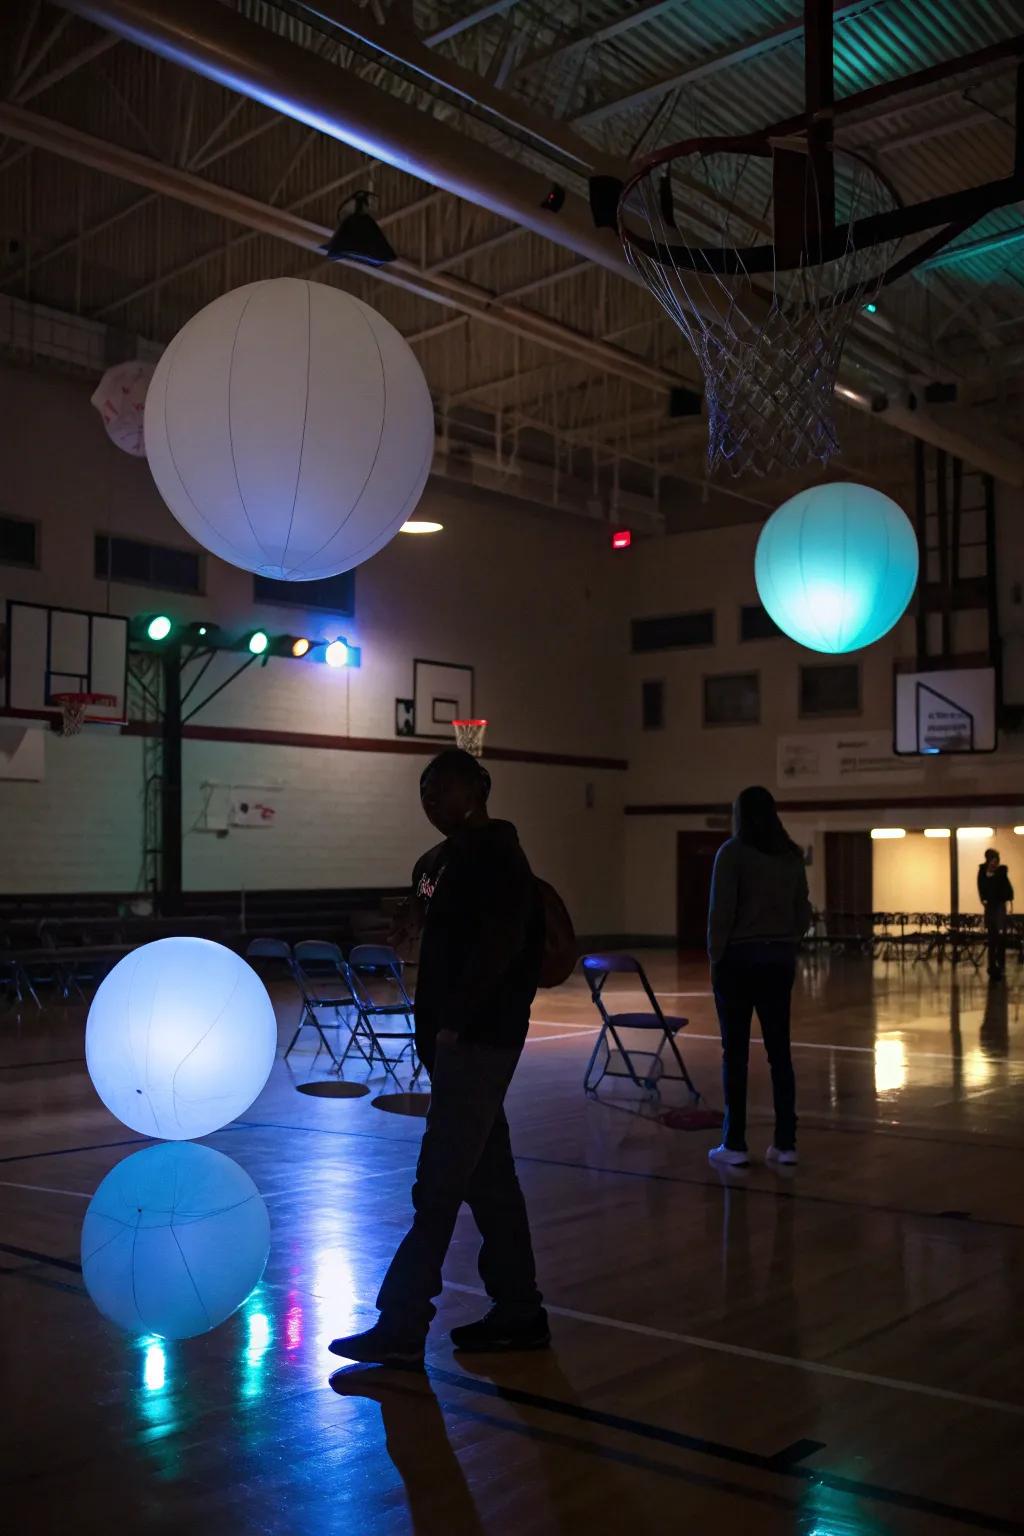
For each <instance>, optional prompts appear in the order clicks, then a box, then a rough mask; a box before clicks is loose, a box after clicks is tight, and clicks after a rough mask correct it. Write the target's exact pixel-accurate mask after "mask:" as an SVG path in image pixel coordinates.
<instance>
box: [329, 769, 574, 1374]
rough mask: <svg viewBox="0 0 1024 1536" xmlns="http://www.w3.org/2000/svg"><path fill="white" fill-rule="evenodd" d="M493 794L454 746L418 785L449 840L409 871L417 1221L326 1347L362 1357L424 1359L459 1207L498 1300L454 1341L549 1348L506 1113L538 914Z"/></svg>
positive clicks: (486, 778)
mask: <svg viewBox="0 0 1024 1536" xmlns="http://www.w3.org/2000/svg"><path fill="white" fill-rule="evenodd" d="M490 788H491V777H490V774H489V773H488V772H487V769H486V768H485V767H484V766H483V764H482V763H480V762H478V761H477V760H476V758H474V757H471V756H470V755H469V753H468V752H461V751H459V750H458V749H457V748H455V747H452V748H449V749H448V750H447V751H445V752H442V753H441V754H440V755H439V756H438V757H436V758H434V760H433V762H432V763H430V764H429V765H428V766H427V768H426V769H425V770H424V773H423V776H422V778H421V780H420V799H421V802H422V805H423V810H424V812H425V814H426V816H427V819H428V820H429V821H430V822H431V823H432V824H433V825H434V826H435V827H436V828H437V830H438V831H439V832H441V833H442V834H443V836H444V842H443V843H439V844H438V846H437V847H436V848H432V849H431V850H430V852H429V853H426V854H424V855H423V857H422V858H421V859H420V861H419V863H418V864H417V865H416V868H415V870H414V871H413V898H412V906H413V916H414V921H415V926H418V927H421V928H422V935H423V943H422V947H421V950H420V964H419V979H418V981H417V985H416V1002H415V1007H416V1046H417V1049H418V1051H419V1053H420V1058H421V1059H422V1061H423V1062H424V1064H425V1066H426V1067H427V1070H428V1071H429V1073H430V1077H431V1098H430V1110H429V1113H428V1115H427V1126H426V1130H425V1131H424V1133H423V1143H422V1146H421V1148H420V1156H419V1162H418V1163H417V1165H416V1181H415V1183H414V1184H413V1190H412V1203H413V1210H414V1213H415V1214H414V1217H413V1223H412V1226H411V1227H410V1229H409V1231H408V1232H407V1233H406V1235H405V1237H404V1238H403V1239H402V1242H401V1243H400V1244H399V1247H398V1251H397V1253H396V1254H395V1256H394V1258H393V1259H392V1261H391V1264H390V1266H389V1268H388V1272H387V1274H386V1275H385V1276H384V1280H383V1283H382V1285H381V1288H380V1294H379V1295H378V1297H377V1306H378V1308H379V1309H380V1319H379V1321H378V1322H377V1323H376V1324H375V1325H374V1327H372V1328H370V1329H369V1330H368V1331H367V1332H365V1333H359V1334H353V1335H351V1336H350V1337H348V1338H343V1339H335V1340H334V1342H333V1343H332V1344H331V1345H330V1346H329V1347H330V1349H331V1350H332V1351H333V1353H334V1354H336V1355H343V1356H344V1357H345V1358H347V1359H349V1360H359V1361H361V1362H363V1363H364V1364H379V1365H406V1366H417V1365H418V1366H422V1364H423V1347H424V1343H425V1340H426V1336H427V1329H428V1328H429V1326H430V1321H431V1319H432V1318H433V1316H434V1310H435V1309H434V1297H436V1296H437V1295H438V1294H439V1293H440V1290H441V1266H442V1264H443V1262H444V1256H445V1254H446V1253H447V1251H448V1245H449V1243H450V1242H451V1240H452V1233H453V1232H454V1230H455V1220H456V1217H457V1216H458V1214H459V1207H460V1206H461V1204H462V1202H463V1201H465V1202H466V1203H467V1204H468V1206H469V1208H470V1210H471V1211H472V1213H473V1218H474V1220H475V1221H476V1224H477V1226H478V1228H479V1229H480V1236H481V1238H482V1240H483V1242H482V1246H481V1249H480V1277H481V1279H482V1280H483V1282H484V1285H485V1287H486V1289H487V1294H488V1296H489V1297H490V1299H491V1301H492V1303H493V1305H492V1307H491V1310H490V1312H489V1313H488V1314H487V1316H486V1317H484V1318H481V1319H480V1321H479V1322H476V1323H468V1324H466V1325H465V1326H463V1327H460V1328H453V1329H452V1342H453V1343H454V1345H455V1347H456V1348H457V1349H466V1350H476V1351H496V1350H510V1349H543V1348H544V1347H546V1346H547V1344H548V1343H549V1342H550V1334H549V1332H548V1318H547V1313H546V1312H545V1310H544V1307H543V1304H542V1302H541V1294H540V1291H539V1290H538V1289H537V1276H536V1269H535V1266H534V1258H533V1248H532V1245H531V1242H530V1225H529V1222H528V1220H527V1215H526V1202H525V1201H524V1199H523V1192H522V1190H521V1189H520V1187H519V1180H518V1178H517V1177H516V1169H515V1163H514V1162H513V1160H512V1147H511V1143H510V1141H509V1130H508V1121H507V1120H506V1119H505V1111H504V1108H503V1104H504V1100H505V1094H506V1092H507V1090H508V1086H509V1084H510V1082H511V1081H512V1074H513V1073H514V1071H515V1069H516V1065H517V1063H518V1061H519V1057H520V1054H521V1052H522V1049H523V1044H524V1042H525V1040H526V1032H527V1029H528V1028H529V1024H530V1006H531V1004H532V1002H533V998H534V994H535V992H536V990H537V983H538V979H539V977H540V971H541V959H542V954H543V949H544V931H545V930H544V912H543V907H542V905H541V897H540V893H539V891H538V887H537V882H536V880H535V879H534V876H533V872H532V871H531V869H530V866H529V864H528V862H527V859H526V855H525V854H524V853H523V850H522V848H521V847H520V846H519V839H518V837H517V836H516V829H515V827H513V826H512V824H511V823H510V822H507V821H491V819H490V818H489V816H488V814H487V796H488V794H489V793H490Z"/></svg>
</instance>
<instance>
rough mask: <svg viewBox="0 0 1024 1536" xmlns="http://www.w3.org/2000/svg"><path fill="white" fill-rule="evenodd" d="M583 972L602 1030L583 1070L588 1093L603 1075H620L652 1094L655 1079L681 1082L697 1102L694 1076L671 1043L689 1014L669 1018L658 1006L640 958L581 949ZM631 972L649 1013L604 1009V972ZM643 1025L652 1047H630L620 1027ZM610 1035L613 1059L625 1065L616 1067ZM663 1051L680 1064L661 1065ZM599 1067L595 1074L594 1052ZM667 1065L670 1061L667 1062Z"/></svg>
mask: <svg viewBox="0 0 1024 1536" xmlns="http://www.w3.org/2000/svg"><path fill="white" fill-rule="evenodd" d="M582 964H583V974H584V976H585V977H586V978H587V985H588V986H589V988H590V995H591V997H592V998H593V1000H594V1006H595V1008H596V1009H597V1011H598V1013H599V1014H600V1015H601V1032H600V1034H599V1035H598V1037H597V1044H596V1045H595V1046H594V1049H593V1052H592V1054H591V1057H590V1060H589V1062H588V1063H587V1070H586V1072H585V1073H584V1074H583V1087H584V1091H585V1092H587V1093H591V1094H593V1093H596V1092H597V1089H598V1086H599V1084H600V1083H601V1082H602V1081H603V1080H604V1078H606V1077H625V1078H628V1079H629V1080H630V1081H631V1082H632V1083H633V1085H634V1086H635V1087H636V1088H638V1089H639V1090H640V1092H641V1093H645V1094H647V1095H649V1096H650V1097H652V1098H657V1097H658V1093H659V1084H660V1083H661V1082H662V1081H666V1082H682V1083H685V1084H686V1086H687V1088H688V1089H689V1091H690V1093H691V1095H692V1097H693V1101H694V1103H695V1104H697V1103H699V1102H700V1097H701V1095H700V1093H699V1092H698V1090H697V1089H696V1088H695V1087H694V1085H693V1080H692V1078H691V1077H690V1074H689V1072H687V1070H686V1065H685V1063H684V1061H683V1058H682V1056H681V1055H680V1054H679V1047H678V1046H677V1044H676V1035H677V1034H678V1032H679V1030H681V1029H685V1028H686V1026H687V1024H689V1022H690V1021H689V1019H682V1018H673V1017H671V1016H669V1015H668V1014H666V1013H664V1012H663V1011H662V1008H661V1005H660V1003H659V1002H658V999H657V998H656V997H655V995H654V992H653V991H652V989H651V984H650V982H649V981H648V980H647V977H646V975H645V973H644V968H643V966H642V965H641V964H640V962H639V960H636V959H634V958H633V956H632V955H584V956H583V961H582ZM622 975H628V976H635V977H636V979H637V981H638V983H639V985H640V986H641V987H642V988H643V990H644V992H645V993H646V995H647V1000H648V1002H649V1003H650V1005H651V1007H650V1012H648V1013H609V1011H608V1008H607V1005H606V999H605V992H604V989H605V985H606V983H607V981H608V978H609V976H622ZM623 1030H626V1031H642V1032H643V1033H644V1034H646V1035H649V1036H651V1035H653V1036H654V1037H656V1044H655V1039H652V1040H651V1044H652V1045H655V1049H653V1050H648V1049H646V1048H645V1049H639V1048H632V1047H629V1048H627V1046H626V1045H625V1044H624V1042H623V1040H622V1031H623ZM609 1038H610V1039H611V1041H612V1042H613V1045H614V1051H615V1052H617V1054H618V1059H619V1061H620V1062H621V1063H622V1066H624V1067H625V1071H622V1070H620V1068H619V1066H618V1064H617V1063H616V1061H615V1059H614V1055H613V1046H612V1045H609V1043H608V1042H609ZM666 1051H667V1052H668V1053H669V1055H670V1056H671V1058H672V1060H674V1062H675V1064H676V1066H677V1067H678V1068H679V1071H678V1072H672V1071H668V1072H666V1071H665V1053H666ZM602 1052H603V1059H602V1061H601V1070H600V1072H599V1073H598V1074H597V1075H596V1077H595V1076H594V1068H595V1067H596V1065H597V1063H598V1058H599V1057H601V1056H602ZM634 1058H639V1059H640V1061H641V1062H646V1066H643V1065H638V1063H637V1062H635V1061H634ZM669 1065H670V1066H671V1062H670V1063H669Z"/></svg>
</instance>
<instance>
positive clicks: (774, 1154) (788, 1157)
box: [764, 1147, 800, 1168]
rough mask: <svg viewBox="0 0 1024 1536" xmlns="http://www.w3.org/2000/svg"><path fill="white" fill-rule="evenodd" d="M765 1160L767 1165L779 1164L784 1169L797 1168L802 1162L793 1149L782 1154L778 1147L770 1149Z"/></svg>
mask: <svg viewBox="0 0 1024 1536" xmlns="http://www.w3.org/2000/svg"><path fill="white" fill-rule="evenodd" d="M764 1160H765V1162H766V1163H778V1164H779V1166H780V1167H782V1168H795V1167H796V1165H797V1163H798V1162H799V1161H800V1159H799V1158H798V1157H797V1155H796V1150H795V1148H792V1147H791V1148H790V1149H789V1151H787V1152H780V1151H779V1148H778V1147H769V1148H768V1151H767V1152H766V1153H765V1155H764Z"/></svg>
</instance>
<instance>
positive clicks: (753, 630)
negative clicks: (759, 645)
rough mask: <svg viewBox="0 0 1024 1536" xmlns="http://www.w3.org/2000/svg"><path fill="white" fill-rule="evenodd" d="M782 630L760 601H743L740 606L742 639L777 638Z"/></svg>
mask: <svg viewBox="0 0 1024 1536" xmlns="http://www.w3.org/2000/svg"><path fill="white" fill-rule="evenodd" d="M781 634H782V630H781V629H780V628H779V626H778V625H777V624H776V622H775V620H774V619H773V618H772V616H771V614H770V613H769V612H768V610H767V608H762V607H761V604H760V603H743V604H742V606H741V608H740V639H741V640H776V639H778V637H779V636H780V635H781Z"/></svg>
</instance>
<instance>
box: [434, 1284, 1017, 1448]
mask: <svg viewBox="0 0 1024 1536" xmlns="http://www.w3.org/2000/svg"><path fill="white" fill-rule="evenodd" d="M445 1288H446V1289H447V1290H452V1291H462V1292H463V1293H464V1294H465V1295H467V1296H482V1297H485V1298H486V1296H487V1292H486V1291H485V1290H483V1289H482V1288H481V1287H480V1286H477V1285H459V1284H456V1282H455V1281H452V1280H446V1281H445ZM544 1305H545V1307H546V1309H547V1310H548V1312H550V1313H552V1314H553V1315H554V1316H555V1317H567V1318H570V1319H571V1320H572V1321H573V1322H576V1323H592V1324H594V1325H595V1326H596V1327H599V1328H614V1329H617V1330H618V1331H619V1332H620V1333H636V1334H640V1335H642V1337H644V1338H647V1339H661V1340H663V1341H664V1342H667V1343H670V1344H686V1345H688V1346H690V1347H691V1348H693V1349H703V1350H709V1351H710V1352H711V1353H713V1354H718V1355H734V1356H736V1357H738V1358H739V1359H742V1360H757V1361H758V1362H759V1363H760V1364H762V1365H779V1366H786V1367H788V1368H789V1369H791V1370H798V1371H805V1372H807V1373H808V1374H810V1375H814V1376H833V1377H836V1378H838V1379H839V1380H842V1381H856V1382H859V1383H861V1384H862V1385H865V1386H870V1387H884V1388H886V1389H887V1390H888V1391H890V1392H909V1393H913V1394H915V1395H916V1396H918V1397H935V1398H940V1399H942V1400H943V1401H945V1402H950V1403H960V1404H962V1405H964V1406H965V1407H969V1408H985V1409H988V1410H989V1411H991V1412H994V1413H1010V1414H1013V1415H1014V1416H1015V1417H1017V1418H1024V1403H1007V1402H1004V1401H1003V1400H1002V1399H1001V1398H996V1397H977V1396H974V1395H973V1394H972V1393H969V1392H955V1391H953V1389H952V1388H950V1387H930V1386H928V1385H927V1384H926V1383H924V1382H916V1381H904V1380H902V1379H901V1378H900V1377H898V1376H874V1375H872V1374H871V1373H870V1372H867V1371H852V1370H847V1369H846V1368H845V1367H844V1366H840V1365H825V1364H823V1363H822V1362H820V1361H817V1360H802V1359H801V1358H800V1357H799V1356H798V1355H776V1354H773V1353H771V1352H769V1351H768V1350H764V1349H751V1348H749V1347H748V1346H747V1345H745V1344H726V1343H724V1342H723V1341H722V1340H720V1339H706V1338H703V1337H701V1335H699V1334H694V1333H675V1332H673V1331H672V1330H671V1329H669V1328H653V1327H651V1326H650V1324H648V1323H627V1322H625V1321H624V1320H623V1319H621V1318H618V1317H603V1316H602V1315H601V1314H600V1313H597V1312H578V1311H576V1310H575V1309H574V1308H573V1307H559V1306H554V1305H553V1304H552V1303H551V1302H549V1301H547V1300H545V1303H544Z"/></svg>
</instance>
